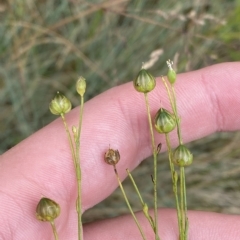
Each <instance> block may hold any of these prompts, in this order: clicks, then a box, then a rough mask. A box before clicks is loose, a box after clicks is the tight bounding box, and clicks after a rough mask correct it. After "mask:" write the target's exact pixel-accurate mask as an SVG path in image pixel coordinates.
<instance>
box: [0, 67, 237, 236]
mask: <svg viewBox="0 0 240 240" xmlns="http://www.w3.org/2000/svg"><path fill="white" fill-rule="evenodd" d="M176 94H177V98H178V106H179V115H180V116H181V119H182V121H181V125H182V132H183V140H184V142H185V143H186V142H188V141H191V140H195V139H199V138H202V137H204V136H207V135H209V134H212V133H214V132H216V131H236V130H240V63H224V64H219V65H215V66H211V67H208V68H204V69H201V70H198V71H194V72H189V73H184V74H179V75H178V79H177V83H176ZM149 99H150V105H151V111H152V114H153V115H154V114H155V113H156V112H157V110H158V108H159V107H160V104H161V105H162V106H169V103H168V100H167V96H166V92H165V89H164V88H163V86H162V83H161V81H160V80H158V81H157V85H156V88H155V89H154V91H152V92H151V93H149ZM67 121H68V123H69V126H71V125H77V122H78V109H74V110H72V111H71V112H70V113H68V114H67ZM156 142H157V143H159V142H162V143H163V147H162V149H163V151H164V150H166V146H165V143H164V141H163V138H162V136H161V135H159V134H157V133H156ZM172 142H173V145H175V146H176V144H177V141H176V137H174V138H173V139H172ZM109 144H110V146H111V148H113V149H118V150H119V152H120V155H121V160H120V161H119V163H118V164H117V168H118V172H119V175H120V178H121V179H124V178H125V177H126V172H125V169H126V168H129V169H131V170H132V169H134V168H135V167H137V165H138V164H139V163H140V162H141V161H142V160H143V159H144V158H146V157H148V156H149V155H150V154H151V147H150V146H151V145H150V137H149V129H148V123H147V118H146V107H145V105H144V97H143V95H142V94H140V93H138V92H136V91H135V90H134V88H133V86H132V83H127V84H124V85H121V86H118V87H114V88H112V89H110V90H108V91H106V92H104V93H103V94H101V95H99V96H97V97H95V98H93V99H92V100H90V101H88V102H87V103H86V105H85V109H84V119H83V131H82V143H81V149H82V150H81V165H82V172H83V179H82V203H83V208H84V210H86V209H88V208H90V207H92V206H94V205H95V204H97V203H98V202H100V201H102V200H103V199H105V198H106V197H107V196H109V195H110V194H111V193H112V192H113V191H114V189H116V187H117V181H116V179H115V175H114V171H113V168H112V166H110V165H107V164H106V163H105V162H104V160H103V156H104V153H105V152H106V151H107V149H108V148H109ZM193 164H194V163H193ZM75 180H76V179H75V174H74V168H73V163H72V160H71V154H70V149H69V145H68V142H67V137H66V133H65V131H64V128H63V124H62V122H61V120H60V119H57V120H55V121H54V122H52V123H51V124H49V125H48V126H46V127H44V128H43V129H41V130H40V131H38V132H36V133H34V134H33V135H31V136H30V137H29V138H27V139H25V140H24V141H22V142H21V143H19V144H18V145H17V146H15V147H13V148H12V149H10V150H9V151H8V152H6V153H5V154H3V155H2V156H1V159H0V203H1V204H0V216H1V217H0V226H1V227H0V239H3V240H9V239H14V240H22V239H24V240H30V239H31V240H32V239H39V240H40V239H53V236H52V231H51V227H50V224H49V223H43V222H39V221H37V220H36V219H35V209H36V205H37V203H38V201H39V199H40V198H41V197H43V196H45V197H49V198H51V199H53V200H54V201H56V202H58V203H59V204H60V205H61V215H60V216H59V217H58V218H57V219H56V225H57V229H58V232H59V237H60V239H68V240H75V239H77V237H76V236H77V223H76V219H77V215H76V212H75V199H76V181H75ZM159 214H160V219H159V232H160V236H161V239H163V240H172V239H173V240H174V239H177V223H176V213H175V211H174V210H171V209H161V210H159ZM138 215H139V217H140V222H141V223H142V224H143V226H144V230H145V231H146V235H147V236H148V239H153V234H152V231H151V229H150V228H149V226H148V224H145V223H146V220H145V219H144V218H143V217H142V215H141V213H138ZM189 221H190V229H189V239H190V240H191V239H193V240H198V239H199V240H200V239H208V240H213V239H218V240H219V239H221V240H222V239H231V240H234V239H240V217H239V216H234V215H224V214H217V213H208V212H197V211H189ZM84 239H85V240H92V239H94V240H98V239H104V240H108V239H109V240H110V239H111V240H112V239H115V240H118V239H119V240H120V239H141V238H140V235H139V232H138V230H137V228H136V226H135V224H134V222H133V220H132V218H131V216H122V217H119V218H115V219H111V220H110V219H109V220H104V221H100V222H95V223H91V224H88V225H86V226H84Z"/></svg>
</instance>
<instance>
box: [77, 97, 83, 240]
mask: <svg viewBox="0 0 240 240" xmlns="http://www.w3.org/2000/svg"><path fill="white" fill-rule="evenodd" d="M83 106H84V97H83V96H81V105H80V111H79V124H78V132H77V137H76V175H77V204H76V205H77V214H78V239H79V240H82V239H83V227H82V196H81V192H82V186H81V182H82V172H81V165H80V136H81V130H82V118H83Z"/></svg>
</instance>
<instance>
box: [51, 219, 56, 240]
mask: <svg viewBox="0 0 240 240" xmlns="http://www.w3.org/2000/svg"><path fill="white" fill-rule="evenodd" d="M50 223H51V226H52V230H53V234H54V238H55V240H58V234H57V229H56V226H55V223H54V221H51V222H50Z"/></svg>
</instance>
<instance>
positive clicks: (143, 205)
mask: <svg viewBox="0 0 240 240" xmlns="http://www.w3.org/2000/svg"><path fill="white" fill-rule="evenodd" d="M126 171H127V173H128V176H129V178H130V180H131V181H132V184H133V186H134V188H135V191H136V192H137V195H138V197H139V199H140V202H141V204H142V207H143V213H144V216H145V217H146V218H147V220H148V222H149V223H150V225H151V227H152V229H153V231H154V233H155V225H154V223H153V220H152V218H151V216H150V215H149V213H148V211H147V212H146V211H144V208H145V206H147V205H146V203H145V202H144V201H143V199H142V196H141V193H140V191H139V189H138V187H137V184H136V183H135V181H134V179H133V177H132V174H131V173H130V171H129V170H128V169H126Z"/></svg>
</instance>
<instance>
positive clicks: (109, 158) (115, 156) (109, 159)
mask: <svg viewBox="0 0 240 240" xmlns="http://www.w3.org/2000/svg"><path fill="white" fill-rule="evenodd" d="M104 160H105V162H106V163H107V164H109V165H116V164H117V163H118V162H119V160H120V153H119V151H118V150H113V149H111V148H109V149H108V151H107V152H106V153H105V155H104Z"/></svg>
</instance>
